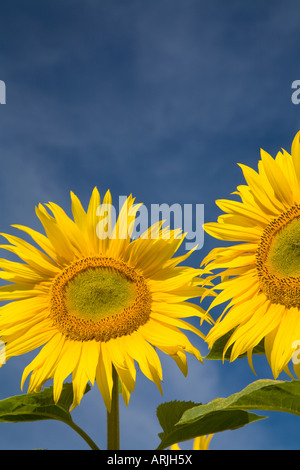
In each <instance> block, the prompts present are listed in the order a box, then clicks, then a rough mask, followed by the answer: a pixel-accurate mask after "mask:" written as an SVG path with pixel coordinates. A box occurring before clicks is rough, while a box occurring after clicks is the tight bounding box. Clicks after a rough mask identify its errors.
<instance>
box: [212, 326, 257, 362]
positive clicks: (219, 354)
mask: <svg viewBox="0 0 300 470" xmlns="http://www.w3.org/2000/svg"><path fill="white" fill-rule="evenodd" d="M233 331H234V330H231V331H229V332H228V333H226V335H224V336H222V337H221V338H219V339H218V340H217V341H215V343H214V344H213V347H212V348H211V350H210V351H209V353H208V354H207V356H205V359H211V360H223V359H225V360H226V361H229V360H230V354H231V350H232V345H231V346H230V347H229V348H228V349H227V351H226V354H225V356H224V357H223V351H224V348H225V346H226V343H227V341H228V340H229V338H230V336H231V335H232V333H233ZM252 354H265V348H264V340H262V341H261V342H260V343H259V344H258V345H257V346H255V347H254V348H253V350H252ZM246 356H247V354H246V353H245V354H241V355H240V356H238V358H237V359H241V358H243V357H246Z"/></svg>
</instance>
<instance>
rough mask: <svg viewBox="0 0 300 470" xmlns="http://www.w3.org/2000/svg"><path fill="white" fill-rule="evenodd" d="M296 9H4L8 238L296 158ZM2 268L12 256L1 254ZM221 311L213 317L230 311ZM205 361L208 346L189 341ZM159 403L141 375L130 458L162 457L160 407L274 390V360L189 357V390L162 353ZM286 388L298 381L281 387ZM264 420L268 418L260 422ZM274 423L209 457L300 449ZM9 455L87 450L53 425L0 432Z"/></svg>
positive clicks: (10, 376)
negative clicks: (249, 388)
mask: <svg viewBox="0 0 300 470" xmlns="http://www.w3.org/2000/svg"><path fill="white" fill-rule="evenodd" d="M299 14H300V5H299V2H297V1H291V0H288V1H286V2H283V1H276V0H273V1H264V2H261V1H258V0H256V1H244V2H241V1H234V0H230V1H227V2H224V1H223V0H212V1H210V2H207V1H203V0H152V1H151V2H146V1H145V0H127V1H126V2H124V0H101V1H99V0H86V1H84V2H83V1H79V0H72V1H71V0H65V1H64V2H61V1H58V0H52V1H51V2H50V1H49V0H48V1H44V2H40V1H38V0H35V1H33V0H27V1H26V2H23V1H22V0H19V1H17V0H11V1H10V2H4V3H3V4H2V5H1V16H0V43H1V52H0V80H4V81H5V83H6V90H7V96H6V100H7V104H6V105H0V162H1V171H0V213H1V219H0V231H1V232H9V233H15V232H14V231H13V229H12V228H10V225H11V224H24V225H28V226H31V227H33V228H35V229H40V225H39V222H38V220H37V219H36V217H35V213H34V207H35V206H36V205H37V204H38V203H39V202H42V203H44V202H48V201H54V202H56V203H58V204H60V205H62V206H63V207H64V208H65V210H66V211H69V208H70V198H69V192H70V190H72V191H73V192H75V193H76V194H77V195H78V196H79V197H80V199H81V200H82V201H83V203H84V204H85V205H86V204H87V201H88V199H89V197H90V193H91V191H92V189H93V187H94V186H97V187H98V188H99V191H100V193H101V194H103V193H104V192H105V191H106V190H107V189H108V188H109V189H110V190H111V192H112V195H113V197H114V198H118V196H119V195H129V194H130V193H132V194H133V195H134V196H135V197H136V199H137V201H138V202H143V203H144V204H146V205H150V204H152V203H167V204H173V203H180V204H184V203H186V204H204V206H205V221H214V220H216V218H217V216H218V214H219V211H218V208H217V207H216V206H215V202H214V201H215V200H216V199H218V198H226V197H228V196H229V194H230V193H231V192H232V191H234V190H235V188H236V186H237V185H239V184H242V182H243V179H242V174H241V171H240V169H239V167H238V165H237V163H245V164H248V165H250V166H252V167H254V168H256V166H257V161H258V159H259V150H260V148H264V149H265V150H266V151H268V152H269V153H271V154H272V155H275V154H276V152H277V151H278V150H280V149H281V148H285V149H286V150H289V149H290V145H291V142H292V139H293V136H294V135H295V133H296V132H297V131H298V130H299V129H300V105H299V106H297V105H295V104H293V103H292V101H291V95H292V91H293V90H292V89H291V84H292V82H293V81H294V80H298V79H300V67H299V42H300V27H299ZM216 244H217V242H216V241H215V240H212V239H210V238H209V237H208V236H205V243H204V246H203V248H202V249H201V250H199V251H197V252H195V253H194V254H193V256H192V257H191V258H190V261H189V263H190V265H192V266H194V267H198V266H199V264H200V262H201V260H202V258H203V257H204V256H205V255H206V254H207V253H208V252H209V250H210V249H211V248H213V247H214V246H216ZM1 256H3V255H1ZM218 313H219V312H218V311H217V310H216V311H215V315H216V316H217V315H218ZM193 340H194V343H195V344H197V345H198V347H199V348H200V350H201V352H202V353H203V354H204V355H205V354H206V352H207V348H206V346H205V344H204V343H203V342H199V341H198V339H197V338H193ZM33 357H34V353H33V354H31V353H30V354H27V355H26V356H23V357H19V358H14V359H11V360H10V361H9V362H8V363H7V364H6V365H5V366H4V367H3V368H2V369H1V371H0V398H5V397H7V396H9V395H14V394H18V393H20V380H21V375H22V371H23V368H24V366H25V365H26V364H27V363H29V362H30V360H31V359H32V358H33ZM161 360H162V364H163V369H164V384H163V391H164V396H163V398H162V397H161V396H160V393H159V392H158V390H157V389H156V387H155V385H153V384H152V383H151V382H149V381H147V379H145V378H144V377H143V376H142V374H138V379H137V384H136V391H135V393H134V394H133V395H132V398H131V401H130V406H129V408H125V407H124V406H123V405H121V422H122V424H121V443H122V448H123V449H153V448H155V447H157V445H158V443H159V439H158V437H157V434H158V432H160V426H159V424H158V421H157V419H156V417H155V410H156V406H157V405H158V404H159V403H161V402H162V401H168V400H173V399H178V400H194V401H197V402H199V401H202V402H207V401H209V400H212V399H213V398H216V397H220V396H228V395H229V394H231V393H234V392H238V391H239V390H241V389H242V388H243V387H245V386H246V385H248V384H249V383H250V382H252V381H253V380H255V379H256V378H271V374H270V370H269V367H268V365H267V363H266V360H265V359H264V358H257V357H256V358H255V361H254V365H255V368H256V370H257V377H255V376H254V375H253V373H252V371H251V370H250V368H249V366H248V364H247V361H244V360H240V361H236V362H235V363H233V364H224V365H223V364H222V363H219V362H213V361H205V363H204V365H199V364H198V363H197V362H196V361H195V360H194V359H193V358H189V374H188V377H187V378H186V379H185V378H183V377H182V375H181V373H180V372H179V371H178V370H177V368H176V366H175V364H174V363H173V362H172V361H171V360H170V359H169V358H168V357H164V356H163V355H161ZM281 378H286V376H282V377H281ZM262 414H263V413H262ZM266 415H267V416H270V417H269V419H268V420H262V421H260V422H258V423H253V424H251V425H249V426H248V427H245V428H243V429H240V430H236V431H230V432H225V433H222V434H219V435H216V436H215V437H214V439H213V440H212V442H211V448H212V449H297V448H299V441H298V436H297V429H298V418H296V417H295V416H289V415H283V414H274V413H273V414H272V413H266ZM73 417H74V420H75V422H76V423H77V424H79V425H80V426H82V427H83V428H84V429H85V430H86V431H87V432H88V433H89V434H90V435H91V436H92V438H93V439H94V440H95V441H96V442H97V443H98V444H99V446H100V447H101V446H102V447H103V446H104V445H105V433H106V431H105V429H106V421H105V420H106V414H105V409H104V405H103V403H102V399H101V396H100V393H99V392H98V389H97V387H94V389H93V390H92V391H91V392H89V394H88V395H87V396H86V397H85V398H84V399H83V401H82V404H81V405H80V407H78V408H77V409H76V410H75V411H74V413H73ZM0 436H1V439H0V448H1V449H32V448H48V449H85V448H87V447H86V445H85V443H84V442H83V441H81V439H80V438H79V437H77V435H76V434H75V433H74V432H73V431H72V430H71V429H68V428H67V427H66V426H65V425H63V424H61V423H56V422H50V421H49V422H40V423H39V422H37V423H33V424H17V425H14V424H0Z"/></svg>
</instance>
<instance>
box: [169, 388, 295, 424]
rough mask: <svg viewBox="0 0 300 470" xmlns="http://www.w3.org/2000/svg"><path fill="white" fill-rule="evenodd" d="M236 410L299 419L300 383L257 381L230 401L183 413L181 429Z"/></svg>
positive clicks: (180, 422)
mask: <svg viewBox="0 0 300 470" xmlns="http://www.w3.org/2000/svg"><path fill="white" fill-rule="evenodd" d="M224 410H226V411H234V410H264V411H266V410H268V411H282V412H285V413H292V414H295V415H297V416H300V381H299V380H291V381H289V382H285V381H283V380H269V379H263V380H257V381H256V382H253V383H251V384H250V385H248V386H247V387H246V388H244V389H243V390H242V391H241V392H239V393H235V394H234V395H231V396H230V397H228V398H216V399H215V400H213V401H211V402H210V403H207V404H206V405H198V406H196V407H194V408H192V409H191V410H187V411H186V412H185V413H183V415H182V417H181V419H180V421H179V423H178V424H179V425H187V424H191V423H195V422H197V421H198V420H201V419H202V418H203V417H205V416H206V415H207V414H208V413H215V412H218V411H224Z"/></svg>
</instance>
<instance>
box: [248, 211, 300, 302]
mask: <svg viewBox="0 0 300 470" xmlns="http://www.w3.org/2000/svg"><path fill="white" fill-rule="evenodd" d="M256 267H257V272H258V277H259V283H260V288H261V291H262V292H264V293H265V294H266V296H267V297H268V299H269V300H271V301H272V302H273V303H279V304H282V305H285V306H286V307H288V308H290V307H300V206H299V205H295V206H293V207H291V208H290V209H289V210H288V211H286V212H283V213H282V214H281V215H280V217H278V218H276V219H274V220H273V221H272V222H271V223H270V224H269V225H268V226H267V227H266V229H265V230H264V232H263V235H262V237H261V242H260V245H259V247H258V250H257V262H256Z"/></svg>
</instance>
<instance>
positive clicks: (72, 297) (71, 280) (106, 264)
mask: <svg viewBox="0 0 300 470" xmlns="http://www.w3.org/2000/svg"><path fill="white" fill-rule="evenodd" d="M150 313H151V294H150V292H149V289H148V287H147V284H146V281H145V279H144V277H143V276H141V275H140V274H138V273H137V272H136V271H135V270H134V269H133V268H131V267H129V266H128V265H127V264H126V263H123V262H122V261H119V260H115V259H113V258H106V257H89V258H84V259H81V260H77V261H75V262H74V263H73V264H71V265H70V266H68V267H67V268H65V269H64V270H63V271H62V272H61V273H60V274H59V275H58V276H57V277H56V278H55V280H54V282H53V284H52V288H51V294H50V315H51V317H52V319H53V321H54V324H55V325H56V326H57V328H58V329H59V330H60V331H62V332H63V333H64V334H65V335H66V336H67V337H68V338H70V339H73V340H79V341H89V340H93V339H95V340H96V341H109V340H110V339H112V338H117V337H119V336H123V335H128V334H131V333H133V332H134V331H136V330H137V329H138V328H139V327H140V326H141V325H143V324H145V323H146V322H147V321H148V319H149V316H150Z"/></svg>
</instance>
